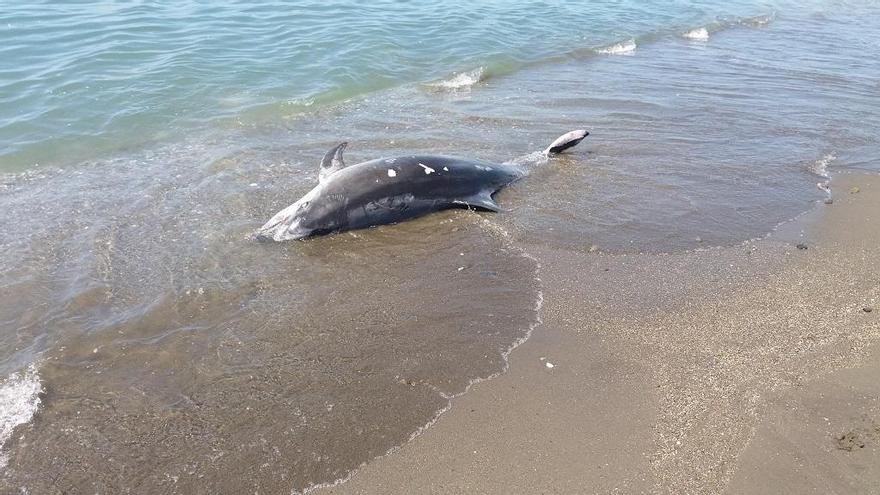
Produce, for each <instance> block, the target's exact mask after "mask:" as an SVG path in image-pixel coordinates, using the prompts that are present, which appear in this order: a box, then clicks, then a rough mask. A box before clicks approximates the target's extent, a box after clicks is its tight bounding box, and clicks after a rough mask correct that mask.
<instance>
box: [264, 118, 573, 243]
mask: <svg viewBox="0 0 880 495" xmlns="http://www.w3.org/2000/svg"><path fill="white" fill-rule="evenodd" d="M589 134H590V133H589V132H587V131H585V130H582V129H579V130H575V131H571V132H568V133H566V134H563V135H562V136H559V137H558V138H557V139H556V140H555V141H553V142H552V143H551V144H550V146H548V147H547V148H546V149H545V150H544V151H543V152H541V154H542V155H543V156H545V157H552V156H553V155H556V154H558V153H561V152H563V151H565V150H567V149H569V148H571V147H572V146H575V145H577V144H578V143H580V142H581V141H583V139H584V138H585V137H587V136H588V135H589ZM346 146H348V143H345V142H343V143H340V144H338V145H336V146H335V147H334V148H333V149H331V150H330V151H328V152H327V154H326V155H324V159H323V160H321V168H320V172H319V173H318V185H317V186H315V188H314V189H312V190H311V191H309V192H308V193H307V194H306V195H305V196H303V197H302V198H301V199H300V200H299V201H297V202H295V203H293V204H292V205H290V206H288V207H287V208H284V209H283V210H281V211H279V212H278V213H276V214H275V215H274V216H273V217H272V219H271V220H269V221H268V222H266V224H265V225H263V226H262V227H261V228H260V229H259V230H258V231H257V232H256V238H257V239H259V240H274V241H285V240H292V239H305V238H308V237H314V236H319V235H325V234H331V233H334V232H341V231H345V230H353V229H361V228H365V227H371V226H374V225H383V224H388V223H395V222H400V221H403V220H408V219H411V218H415V217H418V216H422V215H426V214H428V213H431V212H435V211H439V210H443V209H447V208H468V209H478V210H486V211H493V212H498V211H501V208H500V207H499V206H498V204H496V203H495V200H494V199H493V198H492V196H493V195H494V194H495V193H496V192H498V191H499V190H500V189H501V188H503V187H504V186H507V185H508V184H510V183H512V182H515V181H517V180H519V179H521V178H522V177H524V176H525V175H526V173H525V171H524V170H523V168H521V167H519V166H516V165H499V164H496V163H490V162H485V161H482V160H469V159H464V158H455V157H448V156H435V155H414V156H403V157H394V158H380V159H376V160H370V161H366V162H361V163H358V164H355V165H351V166H346V164H345V162H344V160H343V158H342V152H343V151H344V150H345V147H346ZM389 163H394V168H393V169H392V168H388V164H389ZM438 169H442V170H443V171H444V172H446V173H443V174H438V173H435V172H436V171H437V170H438Z"/></svg>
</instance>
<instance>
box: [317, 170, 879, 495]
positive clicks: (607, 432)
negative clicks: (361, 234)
mask: <svg viewBox="0 0 880 495" xmlns="http://www.w3.org/2000/svg"><path fill="white" fill-rule="evenodd" d="M834 182H835V183H834V189H835V191H837V192H836V196H835V200H834V203H833V204H832V205H818V207H817V209H816V210H815V211H814V212H812V213H810V214H808V215H807V217H809V218H806V219H801V220H799V221H797V222H794V223H792V224H790V225H788V226H785V227H783V228H782V229H780V231H779V232H777V233H775V234H774V235H772V236H770V237H768V238H767V239H763V240H756V241H750V242H746V243H744V244H742V245H739V246H734V247H729V248H713V249H706V250H698V251H693V252H688V253H681V254H672V255H605V254H595V253H592V254H591V253H589V252H576V251H566V250H558V249H543V250H541V251H540V252H539V253H537V255H536V257H537V259H538V260H539V262H540V263H541V276H542V280H543V281H544V298H545V304H544V309H543V312H542V317H543V321H544V323H543V325H542V326H541V327H539V329H538V330H537V331H536V332H535V334H534V336H533V337H532V339H531V340H530V341H529V342H528V343H527V344H526V345H525V346H523V347H521V348H520V349H519V350H517V352H515V353H514V354H513V355H512V357H511V370H510V372H509V373H508V374H506V375H504V376H502V377H499V378H498V379H496V380H494V381H492V382H490V383H482V384H479V385H477V386H475V387H474V388H473V390H472V392H471V393H470V394H468V395H466V396H464V397H461V398H459V399H456V400H455V401H454V402H453V407H452V410H451V411H450V412H449V413H447V414H446V415H445V416H443V417H442V418H441V419H440V421H439V422H438V423H437V424H436V425H435V427H433V428H432V429H430V430H428V431H427V432H426V433H424V434H423V435H422V436H420V437H418V438H417V439H415V440H414V441H413V442H412V443H410V444H408V445H406V446H404V447H403V448H402V449H401V450H400V451H399V452H398V453H396V454H394V455H392V456H389V457H386V458H383V459H381V460H379V461H377V462H374V463H372V464H370V465H367V466H366V467H364V468H362V469H361V471H360V472H359V473H358V474H357V475H356V476H355V477H354V478H353V479H352V481H351V482H349V483H347V484H345V485H342V486H339V487H336V488H333V489H331V490H330V491H331V492H332V493H380V492H383V493H461V492H479V493H534V492H536V491H537V492H541V493H594V492H595V493H607V492H611V491H618V492H622V493H644V492H651V493H720V492H727V493H804V492H806V491H809V490H818V491H819V492H823V493H876V492H877V490H878V484H880V469H878V466H880V442H878V439H877V437H876V436H873V434H872V433H871V432H872V429H871V428H873V426H872V425H876V424H877V423H878V421H880V416H878V412H880V407H878V401H877V395H876V392H877V386H876V385H874V384H875V383H876V382H877V380H876V378H877V369H878V367H877V363H876V354H874V356H875V357H873V358H870V359H869V356H871V349H872V344H874V343H876V342H877V341H878V338H880V322H878V320H877V316H878V311H876V310H874V309H875V307H876V305H877V303H878V301H880V282H878V279H877V272H876V267H877V266H880V259H878V258H880V252H878V250H877V248H876V246H878V245H880V223H878V222H877V219H878V218H880V178H878V177H877V176H876V175H862V174H850V175H841V176H838V177H836V178H835V181H834ZM855 188H858V189H855ZM856 190H857V191H858V192H850V191H856ZM801 231H803V232H801ZM797 244H802V246H801V248H798V247H796V246H797ZM803 247H806V249H803ZM866 309H872V311H866ZM542 359H543V361H542ZM548 360H549V361H551V362H552V363H553V364H554V367H553V368H552V369H550V368H547V367H546V366H545V364H544V363H545V362H546V361H548ZM817 425H821V426H822V427H821V428H818V427H817ZM847 435H850V437H847ZM847 438H855V440H854V441H853V442H851V443H853V445H855V447H854V448H851V449H849V450H847V449H842V448H840V445H847V444H846V442H847ZM860 443H863V444H864V447H861V446H859V444H860ZM816 473H821V474H816ZM791 480H796V481H797V483H792V482H791Z"/></svg>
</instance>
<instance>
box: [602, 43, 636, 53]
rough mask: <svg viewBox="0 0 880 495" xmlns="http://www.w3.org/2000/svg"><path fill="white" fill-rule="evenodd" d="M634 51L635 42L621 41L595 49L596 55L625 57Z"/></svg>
mask: <svg viewBox="0 0 880 495" xmlns="http://www.w3.org/2000/svg"><path fill="white" fill-rule="evenodd" d="M634 51H636V42H635V40H626V41H621V42H620V43H615V44H613V45H609V46H605V47H602V48H598V49H596V53H601V54H603V55H627V54H630V53H632V52H634Z"/></svg>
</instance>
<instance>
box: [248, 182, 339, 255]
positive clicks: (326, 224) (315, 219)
mask: <svg viewBox="0 0 880 495" xmlns="http://www.w3.org/2000/svg"><path fill="white" fill-rule="evenodd" d="M332 199H333V195H328V194H326V193H325V191H324V187H323V184H319V185H318V186H316V187H315V188H314V189H312V190H311V191H310V192H309V193H308V194H306V195H305V196H303V197H302V198H301V199H300V200H299V201H297V202H296V203H293V204H292V205H290V206H288V207H287V208H284V209H283V210H281V211H279V212H278V213H276V214H275V216H273V217H272V219H271V220H269V221H268V222H266V223H265V225H263V226H262V227H260V229H259V230H257V232H256V234H255V235H254V237H256V239H257V240H260V241H279V242H280V241H288V240H295V239H305V238H307V237H313V236H317V235H323V234H327V233H330V232H333V231H335V230H337V229H338V227H339V222H338V221H337V220H336V219H337V218H338V213H339V211H340V209H339V208H338V204H337V202H336V201H332Z"/></svg>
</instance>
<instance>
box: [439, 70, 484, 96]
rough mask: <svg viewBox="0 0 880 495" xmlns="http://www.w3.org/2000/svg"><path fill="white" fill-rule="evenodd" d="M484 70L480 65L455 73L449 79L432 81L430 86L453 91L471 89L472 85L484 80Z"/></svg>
mask: <svg viewBox="0 0 880 495" xmlns="http://www.w3.org/2000/svg"><path fill="white" fill-rule="evenodd" d="M483 72H484V71H483V68H482V67H478V68H476V69H474V70H470V71H467V72H459V73H456V74H453V75H452V76H450V77H449V78H448V79H444V80H442V81H437V82H435V83H431V84H429V86H431V87H434V88H438V89H443V90H451V91H456V90H463V89H470V87H471V86H473V85H474V84H477V83H478V82H480V81H482V80H483Z"/></svg>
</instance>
